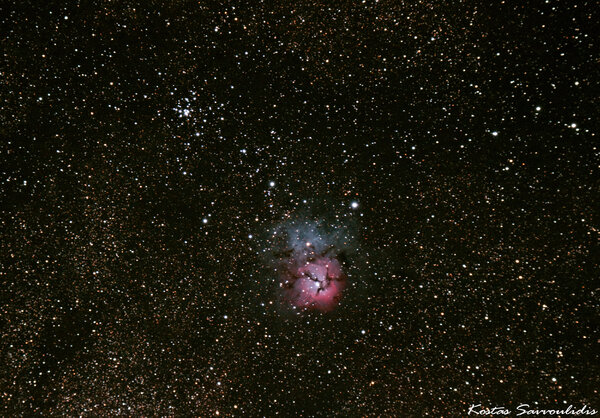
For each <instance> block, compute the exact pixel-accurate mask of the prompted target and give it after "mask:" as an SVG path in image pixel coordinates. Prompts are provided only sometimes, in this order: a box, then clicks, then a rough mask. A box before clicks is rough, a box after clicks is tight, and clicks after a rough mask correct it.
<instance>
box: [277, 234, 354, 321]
mask: <svg viewBox="0 0 600 418" xmlns="http://www.w3.org/2000/svg"><path fill="white" fill-rule="evenodd" d="M331 238H332V237H330V236H327V235H325V234H320V233H319V231H318V229H316V228H315V227H314V225H305V226H304V227H301V228H296V229H293V228H292V229H290V230H288V239H287V240H286V242H287V247H286V248H283V249H282V250H281V251H280V252H278V253H277V255H278V256H279V258H278V266H277V271H278V272H279V287H280V293H281V299H282V302H283V303H285V304H288V305H290V306H292V307H293V308H294V309H300V310H317V311H321V312H329V311H331V310H333V309H334V308H335V307H336V306H337V305H338V303H339V301H340V299H341V297H342V292H343V290H344V289H345V287H346V275H345V274H344V271H343V263H341V262H340V249H339V248H337V246H336V245H335V244H332V243H330V241H335V240H332V239H331Z"/></svg>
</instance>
